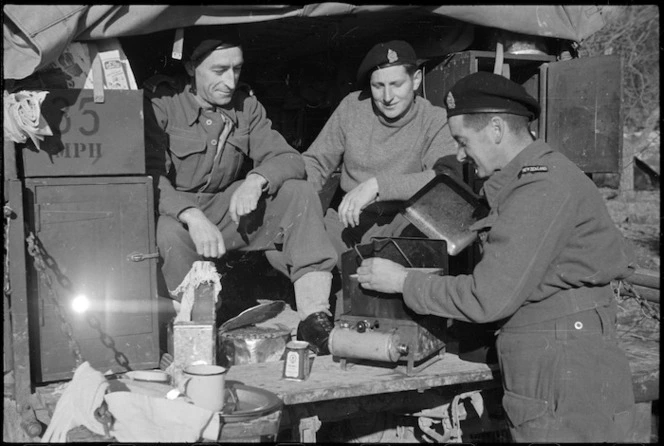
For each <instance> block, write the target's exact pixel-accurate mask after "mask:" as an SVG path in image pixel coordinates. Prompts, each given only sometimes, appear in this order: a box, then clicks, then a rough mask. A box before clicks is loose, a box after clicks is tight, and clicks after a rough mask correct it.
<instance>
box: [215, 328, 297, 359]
mask: <svg viewBox="0 0 664 446" xmlns="http://www.w3.org/2000/svg"><path fill="white" fill-rule="evenodd" d="M290 338H291V332H290V329H288V328H281V329H280V328H267V327H256V326H250V327H243V328H238V329H236V330H231V331H228V332H224V333H220V334H219V343H218V345H219V348H218V353H217V358H218V362H219V365H222V366H224V367H230V366H231V365H240V364H257V363H262V362H276V361H279V360H281V359H282V358H283V356H284V351H285V350H286V344H287V343H288V341H290Z"/></svg>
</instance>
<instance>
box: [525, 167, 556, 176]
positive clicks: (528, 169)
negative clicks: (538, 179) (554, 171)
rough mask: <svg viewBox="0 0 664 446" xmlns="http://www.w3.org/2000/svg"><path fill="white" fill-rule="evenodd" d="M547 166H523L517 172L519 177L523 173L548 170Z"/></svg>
mask: <svg viewBox="0 0 664 446" xmlns="http://www.w3.org/2000/svg"><path fill="white" fill-rule="evenodd" d="M548 171H549V168H548V167H546V166H525V167H523V168H521V171H520V172H519V178H521V176H522V175H523V174H525V173H538V172H548Z"/></svg>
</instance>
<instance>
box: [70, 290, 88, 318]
mask: <svg viewBox="0 0 664 446" xmlns="http://www.w3.org/2000/svg"><path fill="white" fill-rule="evenodd" d="M71 307H72V309H73V310H74V311H75V312H76V313H79V314H81V313H85V312H86V311H87V310H88V309H89V308H90V299H88V297H87V296H86V295H85V294H79V295H78V296H76V297H75V298H74V299H73V300H72V301H71Z"/></svg>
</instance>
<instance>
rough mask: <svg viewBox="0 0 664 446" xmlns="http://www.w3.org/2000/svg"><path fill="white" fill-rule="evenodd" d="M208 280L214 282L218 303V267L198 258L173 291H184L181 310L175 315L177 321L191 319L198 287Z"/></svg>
mask: <svg viewBox="0 0 664 446" xmlns="http://www.w3.org/2000/svg"><path fill="white" fill-rule="evenodd" d="M206 282H212V284H213V286H214V288H213V292H214V302H215V303H216V302H217V299H218V296H219V291H221V279H220V276H219V273H218V272H217V268H215V266H214V263H212V262H209V261H205V260H197V261H195V262H194V264H193V265H192V266H191V269H190V270H189V272H188V273H187V275H186V276H185V277H184V279H182V283H181V284H180V285H178V287H177V288H176V289H175V290H173V291H171V293H173V294H179V293H182V301H181V302H180V311H179V312H178V314H177V316H176V317H175V322H189V321H191V310H192V309H193V308H194V299H195V296H196V295H195V292H196V287H198V285H200V284H202V283H206Z"/></svg>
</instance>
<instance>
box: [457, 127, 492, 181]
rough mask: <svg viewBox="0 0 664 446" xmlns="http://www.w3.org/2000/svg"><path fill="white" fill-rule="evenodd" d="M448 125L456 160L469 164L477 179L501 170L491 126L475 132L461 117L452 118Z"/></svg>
mask: <svg viewBox="0 0 664 446" xmlns="http://www.w3.org/2000/svg"><path fill="white" fill-rule="evenodd" d="M448 123H449V125H450V133H451V134H452V137H453V138H454V140H455V141H456V142H457V150H458V151H457V160H459V162H462V163H464V162H465V163H470V164H471V165H472V166H473V167H474V168H475V173H476V175H477V176H478V178H487V177H489V176H491V174H493V173H494V172H495V171H496V170H499V169H500V168H502V164H501V158H500V151H499V150H498V148H497V146H496V143H495V137H494V134H493V129H492V125H491V124H489V125H487V126H485V127H484V128H482V129H480V130H475V129H473V128H472V127H468V126H466V125H465V124H464V121H463V115H456V116H452V117H451V118H449V119H448Z"/></svg>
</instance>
